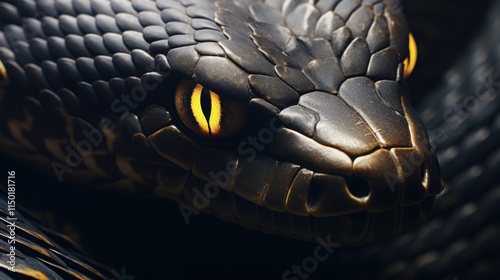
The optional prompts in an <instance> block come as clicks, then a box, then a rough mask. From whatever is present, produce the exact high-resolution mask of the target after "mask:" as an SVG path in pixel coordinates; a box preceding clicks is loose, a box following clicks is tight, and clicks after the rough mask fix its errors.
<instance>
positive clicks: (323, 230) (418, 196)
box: [270, 129, 443, 246]
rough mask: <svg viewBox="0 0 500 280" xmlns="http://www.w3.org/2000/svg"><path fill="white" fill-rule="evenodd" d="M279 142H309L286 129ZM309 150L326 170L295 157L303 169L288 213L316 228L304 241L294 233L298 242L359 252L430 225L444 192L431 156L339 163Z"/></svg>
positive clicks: (402, 154) (414, 152)
mask: <svg viewBox="0 0 500 280" xmlns="http://www.w3.org/2000/svg"><path fill="white" fill-rule="evenodd" d="M283 134H286V135H285V136H283ZM280 137H289V140H290V141H295V143H296V144H295V145H296V146H300V145H301V142H300V140H304V139H305V138H304V139H299V138H298V137H297V135H295V133H294V132H291V131H287V130H286V129H284V130H282V131H278V137H277V139H278V140H280ZM302 144H303V145H307V144H311V143H307V144H304V143H302ZM281 146H283V145H281ZM273 148H274V149H277V148H278V147H271V149H273ZM325 149H326V148H325ZM330 149H333V148H330ZM305 150H306V153H309V156H310V157H309V158H316V157H321V158H322V159H323V164H324V165H322V166H318V162H319V164H321V162H322V161H317V162H312V161H311V162H310V163H309V162H307V156H306V155H305V154H300V153H301V152H300V151H299V150H296V151H297V152H296V153H295V154H293V156H292V157H294V158H295V159H296V160H297V159H298V160H299V161H300V164H301V166H303V167H304V168H303V169H301V170H300V171H299V174H298V175H297V176H296V177H295V179H294V181H293V184H292V186H291V187H290V189H289V191H288V195H287V197H286V202H285V207H286V212H289V213H291V214H292V215H293V216H297V217H294V218H293V220H294V221H295V219H296V218H297V219H298V220H299V221H300V219H302V217H303V218H305V219H309V221H310V225H309V226H310V228H311V233H310V234H311V235H310V236H309V235H305V236H301V234H300V229H297V228H295V230H296V232H295V233H294V236H295V237H297V238H299V239H308V238H310V237H312V238H314V239H317V238H329V240H331V241H332V242H335V243H338V244H343V245H349V246H354V245H360V244H364V243H369V242H373V241H377V240H383V239H387V238H391V237H393V236H395V235H397V234H400V233H402V232H405V231H408V230H411V229H413V228H415V227H417V226H419V225H420V224H422V223H423V222H425V221H426V220H427V218H428V217H429V215H430V213H431V209H432V205H433V202H434V198H435V196H436V195H437V194H438V193H440V192H441V191H442V189H443V183H442V179H441V175H440V172H439V167H438V163H437V159H436V156H435V155H434V153H433V152H432V151H431V152H430V154H428V155H427V154H425V153H423V152H421V151H420V150H419V149H417V148H414V147H410V148H392V149H378V150H376V151H374V152H371V153H369V154H367V155H364V156H359V157H357V158H355V159H354V160H352V161H351V160H350V158H349V157H347V156H345V157H342V156H341V157H338V156H339V155H340V154H341V152H340V151H338V150H332V151H333V152H332V151H329V152H331V153H330V154H329V155H330V156H331V158H328V156H325V155H326V154H321V151H318V150H315V149H314V148H312V149H305ZM316 152H317V154H315V153H316ZM323 152H325V151H323ZM282 155H285V154H282ZM288 155H290V154H288ZM333 157H338V158H337V160H333V161H332V158H333ZM289 158H290V156H289ZM327 162H328V165H327V164H326V163H327ZM306 168H307V169H306ZM312 170H314V171H312ZM270 193H271V192H270Z"/></svg>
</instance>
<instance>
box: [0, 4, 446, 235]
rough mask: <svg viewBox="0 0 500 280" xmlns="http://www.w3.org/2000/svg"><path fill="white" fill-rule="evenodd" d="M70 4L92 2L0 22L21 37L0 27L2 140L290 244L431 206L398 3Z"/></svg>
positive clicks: (387, 226)
mask: <svg viewBox="0 0 500 280" xmlns="http://www.w3.org/2000/svg"><path fill="white" fill-rule="evenodd" d="M74 3H75V4H74V11H76V12H78V13H81V14H87V15H78V16H76V15H75V14H74V13H73V12H72V10H71V9H65V8H64V7H63V6H62V9H61V10H57V9H56V11H54V15H52V14H51V16H47V17H44V18H43V19H41V20H42V21H43V23H44V24H41V23H40V24H34V25H33V26H32V28H34V30H35V31H39V32H38V33H37V34H38V35H37V36H38V37H36V36H35V38H29V36H28V35H29V34H25V33H26V32H25V31H23V30H22V29H21V28H17V27H12V26H11V27H6V28H5V30H4V32H5V33H6V34H7V35H8V36H6V37H5V38H18V40H19V41H20V42H19V44H17V43H16V44H11V43H10V42H7V41H5V40H0V47H1V48H0V50H1V51H0V60H1V61H4V62H5V63H4V64H5V67H4V68H5V69H6V70H2V69H3V67H2V68H0V73H3V72H7V74H9V78H10V79H11V80H12V90H10V91H9V93H7V94H3V93H2V94H0V101H2V100H4V101H2V104H1V105H2V107H1V109H2V110H0V113H1V114H2V118H4V119H7V120H8V122H9V123H8V124H6V125H4V126H2V130H4V131H8V132H7V133H6V135H7V136H8V137H5V139H7V140H8V139H13V141H7V142H8V144H9V145H10V146H6V145H3V146H5V147H7V148H4V149H3V150H4V152H6V153H8V152H9V151H14V150H15V149H14V148H17V147H19V146H21V145H24V146H25V148H26V147H27V148H28V149H27V150H29V151H30V152H33V151H41V150H44V151H45V152H46V153H45V154H47V155H51V156H52V162H51V161H49V162H48V163H47V162H46V161H43V162H44V163H45V164H44V166H46V167H49V168H51V167H52V168H54V169H55V170H56V175H57V176H58V177H60V179H61V176H60V174H59V173H68V174H67V176H72V174H73V175H74V176H75V178H76V181H79V182H80V183H81V182H82V180H83V179H85V181H93V180H94V179H95V178H96V177H99V179H102V178H101V177H103V178H104V179H102V181H106V182H108V181H113V180H116V181H118V180H121V181H120V182H125V183H126V184H127V185H128V187H129V188H134V187H135V185H136V184H137V185H140V186H141V187H142V188H143V189H141V191H145V192H151V193H153V194H154V195H156V196H162V197H167V198H169V199H173V200H175V201H177V202H179V203H182V204H181V205H188V206H191V207H195V208H197V209H198V210H203V211H205V212H208V213H212V214H214V215H216V216H217V217H219V218H221V219H224V220H228V221H231V222H235V223H239V224H242V225H244V226H247V227H251V228H257V229H260V230H263V231H265V232H268V233H273V234H280V235H284V236H292V237H295V238H298V239H303V240H310V241H314V240H317V238H320V237H321V238H328V240H331V241H332V242H336V243H340V244H347V245H355V244H360V243H366V242H370V241H373V240H379V239H384V238H389V237H391V236H393V235H395V234H398V233H400V232H402V231H405V230H409V229H411V228H413V227H415V226H417V225H419V224H420V223H422V222H423V221H424V220H425V219H426V218H427V217H428V216H429V214H430V209H431V206H432V204H433V200H434V197H435V195H436V194H438V193H439V192H440V191H441V190H442V188H443V183H442V180H441V178H440V175H439V170H438V169H439V168H438V163H437V160H436V157H435V155H434V153H433V151H432V148H431V146H430V144H429V139H428V135H427V132H426V129H425V128H424V126H423V124H422V122H421V121H420V120H419V118H418V116H417V114H416V113H415V112H414V111H413V109H412V108H411V106H410V104H409V102H408V97H407V94H406V93H405V92H406V90H405V85H404V81H403V72H404V63H403V61H404V60H405V58H407V56H408V29H407V26H406V23H405V20H404V17H403V14H402V10H401V8H400V7H399V6H398V5H397V3H398V2H397V1H390V0H387V1H380V0H343V1H323V0H320V1H306V0H303V1H302V0H301V1H288V0H287V1H248V0H225V1H223V0H210V1H195V0H190V1H184V0H183V1H157V2H151V1H144V2H140V1H132V2H131V3H130V5H128V6H127V5H123V6H122V5H117V3H118V2H117V3H115V2H113V1H111V2H105V1H95V2H89V3H86V4H76V3H80V2H74ZM120 3H121V2H120ZM23 5H24V4H23ZM26 5H27V4H26ZM56 6H57V5H56ZM127 7H128V8H127ZM26 10H31V8H30V9H28V8H26ZM9 11H10V10H9ZM76 12H75V13H76ZM72 13H73V14H72ZM19 14H21V13H19ZM88 14H95V16H94V17H92V16H89V15H88ZM110 15H115V16H114V17H113V16H110ZM18 16H19V15H18V14H17V13H14V14H13V15H12V17H9V19H10V18H14V19H16V18H17V17H18ZM58 21H60V23H61V24H60V25H59V24H54V23H55V22H58ZM34 22H35V23H36V22H38V19H36V20H35V19H34ZM38 29H40V30H38ZM139 31H141V32H139ZM2 34H3V33H2ZM45 34H47V35H50V36H49V37H50V38H46V37H44V36H45ZM63 35H64V36H63ZM141 35H142V36H141ZM2 38H3V37H2ZM16 40H17V39H16ZM14 43H15V42H14ZM28 46H30V47H28ZM15 47H17V48H18V50H19V52H14V51H12V50H10V49H9V48H11V49H15ZM49 47H50V48H49ZM37 48H39V49H40V51H39V52H37V53H34V54H32V53H31V50H32V49H37ZM52 60H57V63H55V62H53V61H52ZM139 77H141V79H139ZM28 78H29V80H30V81H32V83H27V82H25V81H28ZM16 91H18V92H23V93H24V92H26V93H28V92H31V93H32V94H31V96H29V97H26V98H24V97H22V96H21V95H17V94H13V92H16ZM118 96H119V97H121V101H122V102H121V103H120V102H118V101H117V100H114V99H116V98H117V97H118ZM20 97H22V98H24V99H22V98H20ZM21 99H22V100H21ZM19 104H23V105H22V106H23V108H25V110H19V112H11V111H10V110H9V109H8V108H9V107H11V106H19ZM3 109H5V110H3ZM46 112H50V114H49V113H46ZM25 115H26V116H25ZM110 124H111V125H110ZM98 126H100V128H99V129H96V127H98ZM113 128H114V129H113ZM2 135H3V134H2ZM2 139H3V138H2ZM104 140H105V141H104ZM83 144H85V146H86V147H89V146H90V151H89V149H87V150H84V149H82V147H83V146H84V145H83ZM92 145H95V146H92ZM9 147H12V148H9ZM20 149H21V148H20ZM25 150H26V149H25ZM76 151H78V152H79V153H80V155H81V157H80V160H79V161H77V160H73V159H77V158H78V154H77V152H76ZM67 153H69V154H68V155H67ZM26 158H29V155H28V156H27V157H26ZM82 158H84V159H82ZM54 159H56V161H57V162H55V161H54ZM68 159H70V160H68ZM43 160H45V158H43ZM39 161H40V162H42V159H40V160H39ZM64 161H66V163H67V166H62V165H61V164H60V163H59V164H58V162H64ZM68 166H71V167H72V168H75V169H76V168H78V167H79V166H80V167H81V166H83V167H85V170H84V172H80V173H79V172H73V169H70V168H69V167H68ZM88 170H91V171H92V172H87V171H88ZM70 171H71V172H70ZM69 173H71V174H69ZM78 174H80V176H77V175H78ZM81 174H84V175H81ZM124 178H125V179H124ZM122 179H123V180H122ZM144 186H146V187H144Z"/></svg>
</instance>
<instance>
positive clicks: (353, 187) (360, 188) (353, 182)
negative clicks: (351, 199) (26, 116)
mask: <svg viewBox="0 0 500 280" xmlns="http://www.w3.org/2000/svg"><path fill="white" fill-rule="evenodd" d="M346 183H347V188H348V189H349V192H351V194H352V195H353V196H355V197H358V198H363V197H366V196H368V195H369V194H370V184H368V182H367V181H366V180H365V179H363V178H361V177H358V176H349V177H347V178H346Z"/></svg>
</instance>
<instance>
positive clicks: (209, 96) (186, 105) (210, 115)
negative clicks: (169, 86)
mask: <svg viewBox="0 0 500 280" xmlns="http://www.w3.org/2000/svg"><path fill="white" fill-rule="evenodd" d="M175 109H176V110H177V114H178V115H179V117H180V119H181V120H182V122H183V123H184V124H185V125H186V126H187V127H188V128H189V129H190V130H192V131H193V132H195V133H196V134H198V135H202V136H205V137H209V138H217V139H221V138H230V137H234V136H236V135H238V134H239V133H240V132H241V130H242V129H243V128H244V127H245V125H246V123H247V120H248V113H247V108H246V106H244V104H242V103H240V102H237V101H234V100H231V99H228V98H224V97H222V96H220V95H219V94H217V93H215V92H213V91H211V90H209V89H208V88H205V87H203V86H202V85H200V84H197V83H196V82H193V81H189V80H182V81H181V82H180V83H179V84H178V85H177V88H176V90H175Z"/></svg>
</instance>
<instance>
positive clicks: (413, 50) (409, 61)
mask: <svg viewBox="0 0 500 280" xmlns="http://www.w3.org/2000/svg"><path fill="white" fill-rule="evenodd" d="M408 39H409V41H408V45H409V48H410V53H409V55H408V57H407V58H406V59H405V61H404V62H403V63H404V65H405V71H404V77H405V78H408V77H410V75H411V73H412V72H413V69H415V65H416V64H417V54H418V49H417V42H416V41H415V37H413V34H412V33H410V36H409V38H408Z"/></svg>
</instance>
